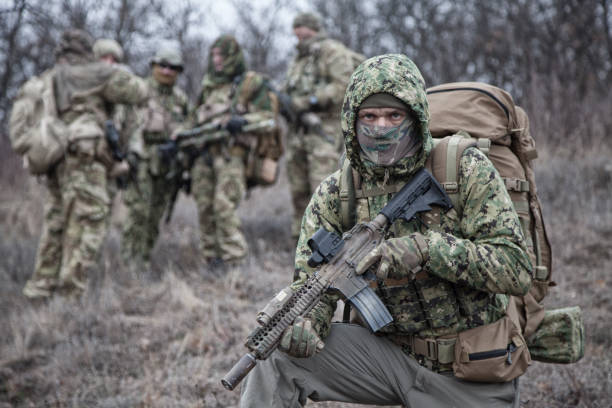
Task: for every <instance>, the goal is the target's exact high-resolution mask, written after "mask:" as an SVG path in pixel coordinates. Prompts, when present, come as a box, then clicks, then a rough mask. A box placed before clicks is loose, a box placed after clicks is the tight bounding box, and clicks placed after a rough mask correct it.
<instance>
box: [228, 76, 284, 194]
mask: <svg viewBox="0 0 612 408" xmlns="http://www.w3.org/2000/svg"><path fill="white" fill-rule="evenodd" d="M236 86H237V92H236V94H235V95H234V98H233V99H234V102H233V103H234V105H233V107H234V109H236V108H238V109H239V110H240V106H246V105H247V104H248V103H249V101H250V99H251V98H252V97H253V95H257V94H258V93H259V92H260V91H262V90H264V89H265V90H266V94H267V97H268V98H269V99H270V104H271V108H272V111H273V112H274V114H275V116H277V117H278V114H279V104H278V98H277V95H276V93H274V91H273V90H272V89H271V87H270V84H269V79H268V78H266V77H264V76H262V75H260V74H257V73H255V72H253V71H248V72H247V73H245V74H244V75H243V76H241V78H240V83H239V84H236ZM244 117H245V118H247V120H248V117H249V114H248V113H247V114H245V115H244ZM270 123H271V127H273V128H274V129H275V130H273V131H270V129H265V128H263V129H262V131H259V132H256V133H254V134H253V135H251V136H254V137H245V138H242V139H241V142H242V145H243V146H248V147H249V149H248V153H247V157H246V180H247V187H248V188H251V187H255V186H269V185H272V184H275V183H276V181H277V180H278V175H279V172H280V166H279V160H280V157H281V156H282V154H283V151H284V146H283V138H282V134H281V132H280V129H279V128H278V126H277V125H276V123H277V120H275V121H273V122H270Z"/></svg>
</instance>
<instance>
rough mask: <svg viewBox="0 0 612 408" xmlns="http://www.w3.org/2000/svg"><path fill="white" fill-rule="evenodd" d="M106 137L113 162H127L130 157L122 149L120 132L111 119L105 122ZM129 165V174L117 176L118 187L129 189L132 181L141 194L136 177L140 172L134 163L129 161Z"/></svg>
mask: <svg viewBox="0 0 612 408" xmlns="http://www.w3.org/2000/svg"><path fill="white" fill-rule="evenodd" d="M104 136H105V137H106V143H107V144H108V147H109V148H110V151H111V155H112V156H113V160H115V161H116V162H121V161H123V160H126V159H127V158H128V157H127V155H126V154H125V152H124V151H123V149H121V146H120V136H119V131H118V130H117V128H116V127H115V123H114V122H113V121H112V120H110V119H107V120H106V121H105V122H104ZM128 165H129V170H128V172H127V173H126V174H122V175H120V176H117V187H119V188H120V189H125V188H126V187H127V183H128V180H130V181H131V182H132V183H134V186H135V187H136V191H138V193H140V189H139V188H138V181H137V176H136V172H137V171H138V169H137V168H136V167H135V166H134V165H133V163H131V162H130V160H128ZM126 176H127V177H126Z"/></svg>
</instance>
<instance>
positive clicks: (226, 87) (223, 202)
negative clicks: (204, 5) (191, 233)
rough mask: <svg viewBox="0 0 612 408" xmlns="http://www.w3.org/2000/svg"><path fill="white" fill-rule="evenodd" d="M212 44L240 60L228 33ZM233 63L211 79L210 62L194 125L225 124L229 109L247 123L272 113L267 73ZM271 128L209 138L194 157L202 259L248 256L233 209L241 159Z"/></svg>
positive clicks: (242, 188) (239, 193) (241, 190)
mask: <svg viewBox="0 0 612 408" xmlns="http://www.w3.org/2000/svg"><path fill="white" fill-rule="evenodd" d="M215 46H220V47H221V49H222V51H223V52H224V55H226V56H227V57H226V64H228V62H227V61H234V63H232V64H238V62H236V61H242V51H241V49H240V46H239V45H238V43H237V42H235V39H234V38H233V37H231V36H222V37H221V38H220V39H219V40H217V41H216V42H215V43H214V44H213V47H215ZM211 48H212V47H211ZM226 53H227V54H226ZM226 66H227V65H226ZM232 66H233V67H234V68H232V69H231V70H230V71H231V72H232V73H234V74H236V75H238V76H237V77H235V76H224V77H220V76H217V77H215V78H216V79H215V80H214V81H213V80H211V78H212V72H211V67H210V65H209V72H208V74H207V75H206V76H205V77H204V80H203V82H202V83H203V88H202V93H201V99H200V102H199V103H200V105H199V106H198V107H197V108H196V110H195V112H194V115H193V116H194V119H193V122H194V125H196V126H201V125H205V124H208V123H215V122H217V123H219V124H225V123H226V121H227V120H228V119H229V118H230V116H231V115H241V116H242V117H243V118H244V119H246V120H247V122H248V123H257V122H260V121H265V120H269V119H275V118H276V105H275V102H273V101H272V100H271V96H270V92H269V88H268V86H267V78H266V77H265V76H263V75H261V74H259V73H256V72H253V71H248V72H244V69H243V68H236V66H235V65H232ZM239 66H241V65H240V64H239ZM230 71H228V72H230ZM276 131H277V129H276V128H270V129H268V130H265V131H262V132H266V135H255V134H247V133H241V134H238V135H236V136H233V138H232V141H231V143H230V141H224V142H218V143H213V144H211V145H210V146H209V147H208V149H207V152H206V153H205V154H201V155H199V156H198V158H197V159H196V160H195V162H194V165H193V169H192V172H191V177H192V180H193V181H192V183H193V188H192V194H193V196H194V198H195V200H196V204H197V207H198V218H199V223H200V249H201V253H202V256H203V257H204V259H206V260H209V261H210V260H213V259H221V260H223V261H224V262H227V263H239V262H241V261H242V260H243V259H244V258H245V257H246V256H247V254H248V245H247V242H246V239H245V238H244V235H243V233H242V230H241V222H240V218H239V217H238V215H237V213H236V211H237V209H238V205H239V204H240V201H241V200H242V198H243V197H244V195H245V193H246V163H245V161H246V158H247V154H248V151H249V149H251V148H253V146H254V144H256V138H257V137H267V135H270V137H273V135H274V132H276Z"/></svg>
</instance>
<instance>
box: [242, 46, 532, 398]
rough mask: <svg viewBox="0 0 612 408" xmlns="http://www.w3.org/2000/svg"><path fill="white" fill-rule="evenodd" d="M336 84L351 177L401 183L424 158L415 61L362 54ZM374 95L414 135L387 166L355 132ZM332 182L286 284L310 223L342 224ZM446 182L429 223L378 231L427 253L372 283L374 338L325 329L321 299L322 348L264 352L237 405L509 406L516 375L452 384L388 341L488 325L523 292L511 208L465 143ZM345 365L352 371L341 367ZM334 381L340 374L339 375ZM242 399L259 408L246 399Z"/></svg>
mask: <svg viewBox="0 0 612 408" xmlns="http://www.w3.org/2000/svg"><path fill="white" fill-rule="evenodd" d="M348 89H349V90H350V91H347V93H346V97H345V99H344V104H343V110H342V131H343V135H344V138H345V144H346V149H347V157H348V159H349V160H350V162H351V165H352V167H353V168H354V169H355V170H357V171H358V172H359V173H360V174H361V176H362V186H361V188H362V189H363V190H362V191H366V190H372V189H375V188H379V189H382V191H384V187H385V184H387V185H393V184H401V183H405V182H406V181H408V180H410V178H411V176H412V175H413V174H414V173H415V171H417V170H418V169H420V168H422V167H423V166H424V165H425V162H426V160H427V158H428V156H429V154H430V152H431V150H432V147H433V142H432V139H431V134H430V132H429V129H428V118H429V115H428V106H427V100H426V97H425V84H424V81H423V79H422V77H421V74H420V72H419V71H418V69H417V68H416V66H415V65H414V64H413V63H412V61H410V60H409V59H408V58H407V57H406V56H403V55H398V54H389V55H383V56H378V57H374V58H370V59H369V60H367V61H366V62H365V63H363V64H362V65H361V66H360V67H359V68H357V70H356V71H355V73H353V75H352V77H351V82H350V85H349V88H348ZM380 93H388V94H391V95H393V96H395V97H397V98H399V99H400V100H401V101H403V102H404V103H405V104H406V105H407V106H408V107H409V108H410V111H411V114H412V115H414V116H415V117H416V120H417V123H418V126H419V129H418V130H417V131H418V133H417V135H420V138H421V140H422V143H421V148H420V150H419V151H418V153H417V154H415V155H413V156H405V157H404V158H402V159H400V160H399V161H398V162H396V163H394V164H392V165H391V166H388V167H381V166H377V165H375V164H373V163H372V162H370V161H367V160H364V159H363V158H362V152H360V148H361V147H360V145H359V143H358V141H357V137H356V133H355V128H356V125H355V123H356V119H357V111H358V109H359V107H360V105H361V103H362V102H363V101H364V100H365V99H366V98H367V97H368V96H370V95H373V94H380ZM417 137H418V136H417ZM339 178H340V171H337V172H336V173H334V174H332V175H331V176H330V177H328V178H327V179H325V181H324V182H323V183H322V184H321V185H320V186H319V188H318V189H317V190H316V192H315V194H314V195H313V197H312V199H311V201H310V203H309V205H308V207H307V209H306V213H305V215H304V222H303V224H302V231H301V234H300V238H299V242H298V246H297V250H296V259H295V268H296V271H297V272H298V274H299V276H300V279H299V280H297V281H296V282H295V283H294V286H296V287H297V286H299V285H301V284H303V282H304V281H305V280H306V278H307V276H308V275H310V274H312V273H313V269H312V268H310V267H309V266H308V265H307V260H308V258H309V256H310V254H311V251H310V249H309V248H308V246H307V240H308V238H309V237H311V236H312V235H313V234H314V233H315V232H316V231H317V230H318V229H319V228H320V227H324V228H325V229H327V230H329V231H334V232H336V233H339V234H341V233H342V232H344V231H343V228H342V224H341V218H340V217H341V214H340V197H339ZM458 180H459V198H458V201H457V205H456V207H455V208H453V209H451V210H450V211H448V212H447V213H443V214H440V223H439V225H435V223H434V224H431V225H426V224H425V223H420V222H418V221H417V220H412V221H411V222H405V221H404V220H398V221H396V222H395V224H394V225H393V227H392V228H390V230H389V232H388V236H387V237H386V239H387V240H389V239H391V238H393V237H406V238H410V237H414V236H416V235H419V236H422V238H423V239H424V241H425V245H426V248H427V249H424V248H421V251H422V252H428V257H426V258H424V259H425V261H424V263H423V264H422V268H423V269H422V271H421V272H419V273H418V274H417V275H416V276H413V277H412V278H410V277H405V278H402V277H401V276H395V275H394V273H397V271H398V270H399V269H398V268H401V266H400V267H397V266H396V267H395V269H392V270H391V271H390V273H389V277H390V278H389V279H384V280H382V279H378V280H377V285H376V287H375V291H376V293H377V294H378V296H379V297H380V299H381V300H382V301H383V303H384V304H385V305H386V307H387V308H388V310H389V311H390V313H391V315H392V316H393V322H392V323H391V324H390V325H388V326H386V327H384V328H383V329H382V330H381V333H380V336H374V335H372V334H371V333H370V332H369V331H368V330H366V329H363V328H357V329H355V328H354V327H355V326H353V325H346V324H340V325H336V324H334V325H333V327H332V326H331V325H330V322H331V318H332V315H333V312H334V310H335V308H336V301H337V300H338V296H337V295H331V294H329V295H325V296H324V297H323V298H322V300H321V302H319V303H318V304H317V305H316V306H315V308H314V309H313V310H312V311H311V312H310V314H309V315H308V316H307V317H308V318H310V319H311V321H312V324H313V327H314V329H315V331H316V332H317V333H319V334H320V336H321V338H322V339H324V340H325V342H326V346H325V348H324V349H323V351H322V352H320V353H318V354H315V355H314V357H311V358H305V359H296V358H293V357H288V356H287V355H285V354H284V353H279V352H275V353H274V354H273V355H272V356H271V358H270V359H268V360H267V361H265V362H262V363H261V364H259V365H258V366H257V367H256V368H255V369H254V372H252V373H251V374H250V375H249V376H248V377H247V379H246V381H247V383H246V384H245V385H243V398H242V405H241V406H243V407H246V406H270V407H272V406H280V405H275V404H273V403H271V401H284V402H285V404H289V401H294V404H295V405H297V403H298V401H299V402H300V403H305V401H306V398H308V397H312V398H313V399H315V400H327V399H334V400H342V401H347V402H356V403H368V404H380V405H387V404H388V405H391V404H403V405H404V406H455V404H457V406H463V405H465V406H518V398H517V396H516V394H517V393H518V387H517V385H516V383H512V382H510V383H501V384H493V383H491V384H489V383H482V384H481V383H478V384H476V383H470V382H463V381H458V380H456V379H455V378H454V377H453V376H452V373H451V372H450V371H449V370H452V367H451V366H450V365H449V364H440V363H438V361H432V360H428V359H425V358H423V357H422V356H418V355H416V354H413V353H412V351H411V350H410V348H408V347H406V348H399V347H398V346H396V345H395V344H394V343H392V342H391V341H389V339H393V340H398V339H399V340H401V339H402V338H406V337H407V336H416V337H419V338H437V337H440V336H445V335H448V336H452V335H455V334H456V333H458V332H461V331H463V330H466V329H469V328H474V327H479V326H482V325H485V324H488V323H491V322H494V321H497V320H498V319H500V318H501V317H503V316H504V314H505V307H506V305H507V303H508V295H524V294H525V293H527V291H528V290H529V287H530V284H531V269H532V266H531V263H530V260H529V257H528V255H527V252H526V245H525V242H524V237H523V235H522V232H521V227H520V223H519V220H518V216H517V215H516V212H515V211H514V209H513V206H512V202H511V200H510V198H509V196H508V193H507V192H506V189H505V187H504V183H503V181H502V180H501V178H500V176H499V174H498V173H497V171H496V170H495V168H494V167H493V165H492V164H491V162H490V161H489V160H488V159H487V158H486V156H484V155H483V154H482V153H480V151H478V150H477V149H475V148H468V149H466V150H465V152H464V154H463V156H462V157H461V160H460V166H459V177H458ZM379 191H380V190H379ZM389 196H390V194H383V195H373V196H371V197H365V198H360V199H357V202H356V213H357V221H358V222H364V221H369V220H372V219H373V218H374V217H375V216H376V215H377V214H378V213H379V212H380V210H381V209H382V208H383V207H384V206H385V205H386V204H387V202H388V201H389ZM386 242H388V241H386ZM328 336H329V337H328ZM360 337H361V339H360ZM328 346H329V347H328ZM339 362H341V363H340V364H341V365H344V368H343V367H339V368H331V370H333V372H332V373H328V374H326V377H325V378H324V377H323V376H321V375H318V374H316V373H318V372H326V373H327V367H326V365H330V367H332V366H334V365H336V366H337V365H338V364H339ZM322 366H323V367H325V368H321V367H322ZM351 367H357V371H363V373H353V372H348V371H349V370H350V369H351ZM362 368H363V370H361V369H362ZM438 373H444V374H442V375H441V374H438ZM330 374H331V375H330ZM334 374H335V376H334ZM354 374H355V375H354ZM260 376H261V377H260ZM264 376H266V377H265V378H270V376H272V378H280V380H279V383H277V384H276V385H275V387H270V388H268V389H267V391H266V390H263V391H262V388H265V386H264V385H262V384H263V383H264V382H265V381H264V380H263V378H264ZM338 376H340V378H338ZM344 377H346V378H347V379H350V380H347V381H344V379H343V378H344ZM326 378H331V380H326ZM330 382H334V383H335V384H331V383H330ZM253 398H254V399H255V401H256V403H258V404H259V405H256V404H255V402H249V401H250V400H251V399H253ZM249 404H255V405H249ZM513 404H514V405H513ZM283 406H291V405H283Z"/></svg>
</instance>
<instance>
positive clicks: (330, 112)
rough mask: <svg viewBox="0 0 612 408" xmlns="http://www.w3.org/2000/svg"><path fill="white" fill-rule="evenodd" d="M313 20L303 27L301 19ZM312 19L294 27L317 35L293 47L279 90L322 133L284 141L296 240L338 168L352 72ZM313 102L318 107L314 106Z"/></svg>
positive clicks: (301, 130)
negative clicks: (312, 117)
mask: <svg viewBox="0 0 612 408" xmlns="http://www.w3.org/2000/svg"><path fill="white" fill-rule="evenodd" d="M304 16H306V17H309V16H310V17H311V18H310V20H312V21H308V20H307V21H306V22H303V20H304V19H303V18H302V17H304ZM314 18H315V17H313V16H312V15H310V14H304V15H298V17H296V20H295V22H294V27H296V24H308V23H309V22H310V23H311V24H310V26H311V27H312V28H316V30H315V31H318V33H317V35H315V36H314V37H311V38H309V39H307V40H303V41H301V42H299V43H298V44H297V52H298V53H297V55H296V56H295V58H294V59H293V61H292V62H291V64H290V66H289V70H288V71H287V79H286V82H285V84H284V86H283V91H284V92H286V93H287V94H288V95H289V96H290V97H291V100H292V104H293V105H294V108H295V110H296V111H297V112H296V113H298V115H299V114H301V113H304V112H308V111H312V112H315V113H316V115H317V116H318V117H319V119H320V120H321V125H322V127H321V129H322V131H315V130H314V129H313V128H308V127H307V126H304V125H303V124H299V123H298V124H297V125H296V124H293V126H292V127H291V129H290V133H289V137H288V140H287V155H288V157H287V174H288V176H289V184H290V188H291V197H292V200H293V210H294V216H293V224H292V227H291V233H292V236H293V237H294V238H296V239H297V236H298V234H299V231H300V225H301V222H302V215H303V214H304V209H305V208H306V205H307V204H308V200H309V199H310V196H311V195H312V193H313V192H314V190H315V188H317V186H318V185H319V183H320V182H321V181H323V179H324V178H325V177H327V176H328V175H330V174H331V173H333V172H334V171H335V170H336V169H337V168H338V160H339V158H340V154H341V152H342V138H341V137H340V135H341V131H340V121H339V114H340V109H341V103H342V98H343V97H344V92H345V90H346V85H347V84H348V80H349V77H350V76H351V73H352V72H353V67H354V62H353V58H354V56H356V55H358V54H356V53H354V52H353V51H351V50H349V49H347V48H346V47H345V46H344V45H343V44H342V43H340V42H338V41H336V40H333V39H331V38H328V37H327V35H326V34H325V32H323V31H322V30H321V29H320V28H318V27H319V25H316V24H315V25H313V23H316V22H317V21H318V20H313V19H314ZM315 99H316V103H314V104H312V102H314V101H315Z"/></svg>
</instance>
